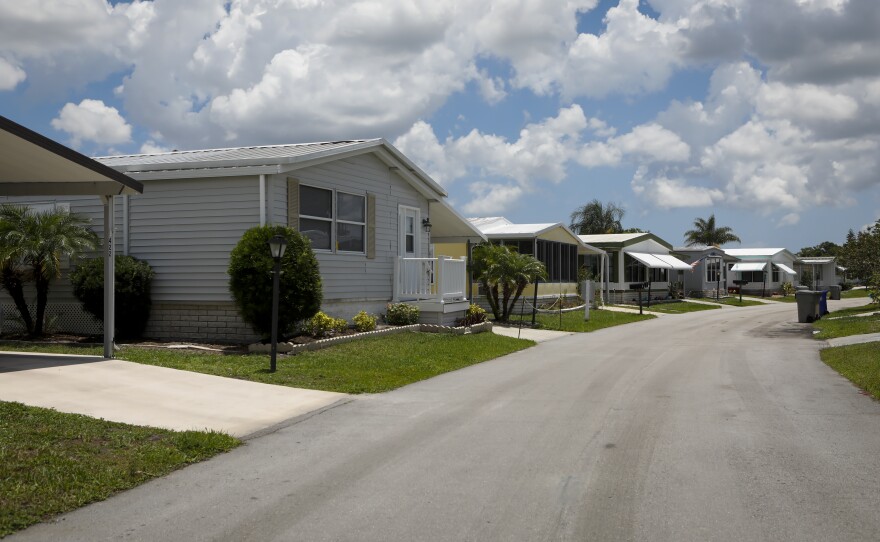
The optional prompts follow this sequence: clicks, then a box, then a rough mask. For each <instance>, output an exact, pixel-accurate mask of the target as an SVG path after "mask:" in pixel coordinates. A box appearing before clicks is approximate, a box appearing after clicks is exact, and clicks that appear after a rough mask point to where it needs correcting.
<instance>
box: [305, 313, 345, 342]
mask: <svg viewBox="0 0 880 542" xmlns="http://www.w3.org/2000/svg"><path fill="white" fill-rule="evenodd" d="M347 329H348V322H346V321H345V320H344V319H342V318H333V317H332V316H329V315H327V314H324V313H323V312H319V313H318V314H316V315H314V316H312V317H311V318H309V319H308V320H306V323H305V325H304V326H303V330H304V331H305V332H306V333H308V334H309V335H311V336H312V337H315V338H316V339H320V338H321V337H325V336H327V335H328V334H329V333H331V332H333V333H344V332H345V331H346V330H347Z"/></svg>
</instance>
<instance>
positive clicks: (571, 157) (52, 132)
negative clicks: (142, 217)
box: [0, 0, 880, 250]
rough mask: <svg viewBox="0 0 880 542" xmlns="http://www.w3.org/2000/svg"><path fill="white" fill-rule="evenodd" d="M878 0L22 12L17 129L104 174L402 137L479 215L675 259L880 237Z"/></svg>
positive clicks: (10, 73)
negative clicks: (190, 154)
mask: <svg viewBox="0 0 880 542" xmlns="http://www.w3.org/2000/svg"><path fill="white" fill-rule="evenodd" d="M878 51H880V2H878V1H877V0H773V1H766V0H641V1H639V0H608V1H606V0H557V1H552V0H372V1H362V0H241V1H231V2H228V1H227V2H224V1H218V0H187V1H185V2H181V1H180V0H154V1H134V2H130V3H126V2H109V3H108V2H105V1H103V0H16V1H14V2H13V1H9V2H5V1H4V2H0V114H2V115H4V116H6V117H9V118H11V119H13V120H15V121H17V122H19V123H22V124H25V125H27V126H29V127H30V128H32V129H34V130H36V131H38V132H40V133H43V134H45V135H47V136H49V137H52V138H54V139H56V140H59V141H61V142H63V143H65V144H68V145H71V146H73V147H74V148H76V149H78V150H80V151H81V152H84V153H86V154H89V155H107V154H117V153H138V152H162V151H164V150H169V149H195V148H212V147H230V146H242V145H258V144H277V143H295V142H307V141H323V140H333V139H354V138H373V137H384V138H386V139H387V140H389V141H391V142H392V143H394V144H395V145H396V146H397V147H398V148H400V149H401V150H402V151H403V152H404V153H405V154H407V155H408V156H409V157H410V158H411V159H413V160H414V161H415V162H416V163H418V164H419V165H420V166H421V167H422V168H423V169H425V170H426V171H428V172H429V173H430V174H431V175H432V176H434V178H435V179H436V180H438V181H439V182H440V183H441V184H443V185H444V186H445V187H446V188H447V189H448V190H449V193H450V200H451V202H452V203H453V205H455V206H456V208H457V209H459V211H460V212H462V213H463V214H465V215H467V216H495V215H503V216H506V217H508V218H509V219H511V220H513V221H515V222H567V221H568V217H569V214H570V213H571V211H572V210H573V209H574V208H575V207H576V206H577V205H579V204H582V203H585V202H587V201H589V200H591V199H594V198H598V199H600V200H602V201H614V202H617V203H619V204H622V205H623V206H624V207H625V209H626V217H625V219H624V225H625V226H626V227H639V228H642V229H647V230H651V231H653V232H654V233H657V234H658V235H660V236H661V237H663V238H665V239H667V240H668V241H670V242H671V243H673V244H676V245H678V244H681V243H682V237H683V232H684V231H685V230H686V229H688V228H689V227H690V226H691V224H692V222H693V220H694V218H696V217H708V215H709V214H710V213H715V214H716V217H717V219H718V221H719V223H720V224H723V225H729V226H731V227H733V228H734V230H735V232H736V233H738V234H739V235H740V237H742V239H743V246H784V247H787V248H790V249H793V250H797V249H799V248H801V247H803V246H808V245H814V244H818V243H819V242H821V241H825V240H830V241H835V242H842V241H843V239H844V236H845V234H846V231H847V230H848V229H849V228H855V229H858V228H861V227H862V226H864V225H866V224H869V223H873V222H874V221H875V220H876V219H878V218H880V53H878Z"/></svg>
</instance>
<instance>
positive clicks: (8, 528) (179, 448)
mask: <svg viewBox="0 0 880 542" xmlns="http://www.w3.org/2000/svg"><path fill="white" fill-rule="evenodd" d="M239 444H240V442H239V441H238V440H237V439H235V438H233V437H230V436H228V435H225V434H222V433H215V432H199V431H183V432H177V431H169V430H166V429H156V428H152V427H140V426H134V425H128V424H124V423H116V422H108V421H104V420H98V419H95V418H89V417H88V416H82V415H79V414H65V413H62V412H57V411H55V410H51V409H46V408H38V407H31V406H25V405H23V404H21V403H12V402H0V537H3V536H6V535H7V534H9V533H12V532H14V531H17V530H20V529H24V528H25V527H27V526H29V525H32V524H34V523H38V522H40V521H42V520H45V519H48V518H50V517H52V516H54V515H57V514H60V513H62V512H67V511H70V510H73V509H75V508H79V507H81V506H84V505H86V504H88V503H91V502H95V501H100V500H103V499H106V498H107V497H109V496H110V495H112V494H113V493H115V492H117V491H121V490H123V489H128V488H131V487H134V486H136V485H138V484H141V483H143V482H145V481H147V480H149V479H151V478H154V477H157V476H162V475H165V474H167V473H169V472H171V471H173V470H175V469H178V468H180V467H182V466H184V465H188V464H190V463H195V462H198V461H202V460H204V459H207V458H209V457H211V456H214V455H216V454H218V453H221V452H226V451H228V450H231V449H232V448H235V447H236V446H238V445H239Z"/></svg>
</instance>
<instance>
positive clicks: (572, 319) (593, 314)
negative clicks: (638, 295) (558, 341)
mask: <svg viewBox="0 0 880 542" xmlns="http://www.w3.org/2000/svg"><path fill="white" fill-rule="evenodd" d="M651 318H657V317H656V316H654V315H653V314H644V315H642V314H634V313H629V312H620V311H608V310H598V309H597V310H591V311H590V321H589V322H584V312H583V311H572V312H564V313H562V326H561V327H560V325H559V315H558V314H547V313H542V314H538V315H537V318H536V321H537V324H538V327H539V328H540V329H552V330H556V331H577V332H584V331H596V330H597V329H602V328H605V327H612V326H619V325H621V324H630V323H632V322H639V321H641V320H650V319H651Z"/></svg>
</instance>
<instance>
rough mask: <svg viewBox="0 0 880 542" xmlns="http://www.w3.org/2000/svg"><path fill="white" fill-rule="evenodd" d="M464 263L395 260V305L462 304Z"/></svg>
mask: <svg viewBox="0 0 880 542" xmlns="http://www.w3.org/2000/svg"><path fill="white" fill-rule="evenodd" d="M466 299H467V259H466V258H460V259H455V258H449V257H447V256H440V257H437V258H397V259H396V260H394V301H395V302H397V301H426V300H432V301H439V302H441V303H448V302H451V301H464V300H466Z"/></svg>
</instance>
